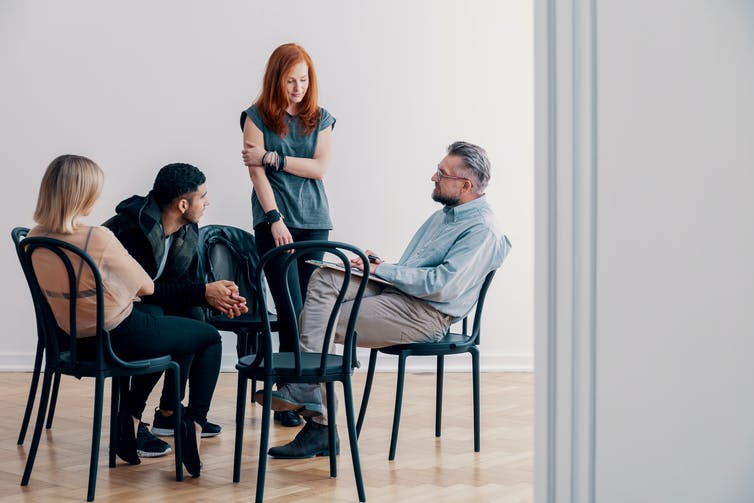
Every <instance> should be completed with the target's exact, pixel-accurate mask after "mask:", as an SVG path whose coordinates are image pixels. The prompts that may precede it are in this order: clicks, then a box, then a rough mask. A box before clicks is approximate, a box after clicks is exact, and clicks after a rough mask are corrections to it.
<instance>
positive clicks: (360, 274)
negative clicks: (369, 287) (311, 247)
mask: <svg viewBox="0 0 754 503" xmlns="http://www.w3.org/2000/svg"><path fill="white" fill-rule="evenodd" d="M306 263H307V264H312V265H316V266H317V267H323V268H325V269H335V270H336V271H340V272H346V268H345V267H343V266H342V265H341V264H338V263H336V262H328V261H326V260H314V259H310V260H307V261H306ZM351 276H357V277H359V278H361V277H363V276H364V273H363V271H360V270H359V269H356V268H355V267H352V268H351ZM369 281H374V282H376V283H382V284H383V285H392V283H391V282H389V281H387V280H384V279H382V278H379V277H377V276H375V275H374V274H370V275H369Z"/></svg>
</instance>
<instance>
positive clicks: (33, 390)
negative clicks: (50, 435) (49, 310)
mask: <svg viewBox="0 0 754 503" xmlns="http://www.w3.org/2000/svg"><path fill="white" fill-rule="evenodd" d="M28 233H29V229H28V228H26V227H16V228H14V229H13V230H12V231H11V233H10V235H11V237H12V238H13V244H14V245H15V247H16V253H17V254H18V260H19V261H23V258H22V256H21V247H20V244H21V240H22V239H24V238H25V237H26V235H27V234H28ZM36 312H37V310H36V309H35V313H36ZM37 326H39V323H37ZM44 353H45V344H44V336H43V335H42V333H41V332H40V331H37V351H36V354H35V356H34V370H33V371H32V374H31V386H30V387H29V397H28V398H27V399H26V409H25V410H24V418H23V419H22V420H21V431H19V433H18V440H17V441H16V443H17V444H18V445H23V444H24V440H25V439H26V430H27V429H28V428H29V421H30V420H31V411H32V409H33V408H34V398H36V396H37V388H39V376H40V374H41V373H42V358H43V357H44ZM59 388H60V372H56V373H55V377H54V378H53V383H52V396H51V397H50V405H49V407H50V409H49V411H48V412H47V424H46V425H45V428H47V429H48V430H49V429H50V428H52V418H53V417H54V416H55V404H56V403H57V401H58V389H59Z"/></svg>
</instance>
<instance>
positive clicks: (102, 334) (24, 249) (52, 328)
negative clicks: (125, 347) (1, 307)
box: [19, 236, 135, 373]
mask: <svg viewBox="0 0 754 503" xmlns="http://www.w3.org/2000/svg"><path fill="white" fill-rule="evenodd" d="M35 253H39V254H41V253H51V254H53V255H54V256H56V257H57V258H58V259H59V261H60V267H61V270H65V272H66V280H65V282H64V284H61V285H60V286H59V287H58V288H59V292H63V296H64V298H66V299H67V300H68V316H69V326H70V329H69V331H68V332H65V331H64V330H63V329H62V328H61V327H60V325H59V324H58V322H57V320H56V319H55V315H54V314H53V311H52V308H51V307H50V304H49V302H48V299H47V295H45V292H44V290H43V288H42V286H41V285H40V281H39V279H40V278H39V276H38V275H37V273H36V271H35V269H34V266H33V262H32V258H33V257H34V254H35ZM19 258H20V259H21V267H22V268H23V270H24V275H25V276H26V279H27V281H28V283H29V290H30V291H31V295H32V299H33V300H34V309H35V311H36V315H37V328H38V331H39V332H40V333H41V334H43V335H44V341H45V342H44V344H45V355H46V359H47V362H48V365H54V366H59V365H60V364H61V361H62V360H63V356H65V363H66V365H67V366H68V367H69V368H68V370H69V371H71V372H72V373H75V369H76V368H77V367H78V366H80V365H86V366H87V369H88V371H90V372H91V371H92V370H94V371H103V370H105V369H107V368H112V367H121V368H134V367H135V365H132V364H130V363H129V362H125V361H123V360H121V359H120V358H118V356H117V355H115V353H114V352H113V349H112V345H111V344H110V334H109V333H108V331H107V330H105V328H104V327H105V322H104V319H105V316H104V305H105V304H104V293H103V291H104V288H103V286H102V278H101V277H100V272H99V269H98V268H97V266H96V264H95V263H94V261H93V260H92V258H91V257H90V256H89V255H88V254H87V253H86V252H85V251H84V250H81V249H80V248H78V247H76V246H73V245H72V244H70V243H67V242H65V241H60V240H57V239H53V238H48V237H41V236H39V237H37V236H34V237H26V238H24V239H23V240H22V241H20V243H19ZM83 274H91V275H92V277H93V278H94V288H93V291H89V290H88V291H86V292H82V291H80V290H79V278H80V277H81V275H83ZM90 295H91V296H94V298H95V304H96V307H95V312H96V315H95V316H96V327H95V337H96V345H95V346H96V349H95V355H94V359H93V360H84V359H81V358H79V355H78V351H77V333H78V329H77V320H76V317H77V312H78V311H77V303H78V301H79V300H80V299H81V298H83V297H88V296H90Z"/></svg>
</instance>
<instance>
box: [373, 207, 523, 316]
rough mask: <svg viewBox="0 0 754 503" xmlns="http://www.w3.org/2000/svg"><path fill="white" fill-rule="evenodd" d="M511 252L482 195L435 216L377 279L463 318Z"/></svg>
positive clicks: (385, 266)
mask: <svg viewBox="0 0 754 503" xmlns="http://www.w3.org/2000/svg"><path fill="white" fill-rule="evenodd" d="M510 249H511V243H510V241H509V240H508V237H507V236H505V235H504V234H502V233H501V232H500V230H499V229H498V227H497V223H496V221H495V216H494V214H493V213H492V209H491V208H490V206H489V204H488V203H487V198H486V197H485V196H482V197H479V198H477V199H474V200H473V201H470V202H468V203H465V204H462V205H459V206H455V207H453V208H450V207H448V206H446V207H444V208H443V209H441V210H438V211H436V212H435V213H433V214H432V215H431V216H430V217H429V218H428V219H427V221H426V222H424V224H423V225H422V226H421V227H420V228H419V230H418V231H417V232H416V234H414V237H413V238H412V239H411V242H410V243H409V244H408V247H407V248H406V251H405V252H403V256H402V257H401V259H400V260H399V261H398V263H397V264H386V263H382V264H380V265H379V266H378V267H377V271H376V275H377V276H379V277H380V278H383V279H385V280H387V281H390V282H391V283H392V284H393V285H394V286H395V287H396V288H397V289H398V290H401V291H402V292H405V293H407V294H409V295H412V296H414V297H418V298H420V299H423V300H425V301H427V302H428V303H429V304H430V305H431V306H432V307H434V308H435V309H437V310H438V311H440V312H442V313H445V314H447V315H449V316H452V317H453V318H454V319H460V318H463V317H464V316H465V315H466V314H468V313H469V311H471V308H472V307H473V306H474V304H475V303H476V301H477V298H478V297H479V291H480V290H481V288H482V283H483V282H484V278H485V277H486V276H487V274H488V273H489V272H490V271H493V270H495V269H497V268H498V267H500V266H501V265H502V263H503V260H505V257H506V256H507V255H508V252H509V251H510Z"/></svg>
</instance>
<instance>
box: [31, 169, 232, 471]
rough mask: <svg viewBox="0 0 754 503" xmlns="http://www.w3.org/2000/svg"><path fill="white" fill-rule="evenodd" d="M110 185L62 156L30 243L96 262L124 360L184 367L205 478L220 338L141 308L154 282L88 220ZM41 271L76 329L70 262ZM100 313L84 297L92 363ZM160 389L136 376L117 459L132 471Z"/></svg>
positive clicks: (187, 455)
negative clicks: (168, 361) (37, 240)
mask: <svg viewBox="0 0 754 503" xmlns="http://www.w3.org/2000/svg"><path fill="white" fill-rule="evenodd" d="M103 182H104V174H103V172H102V170H101V169H100V167H99V166H97V164H96V163H94V162H93V161H92V160H90V159H87V158H86V157H82V156H77V155H62V156H60V157H57V158H56V159H55V160H53V161H52V163H50V165H49V167H48V168H47V171H46V172H45V174H44V176H43V178H42V184H41V187H40V189H39V199H38V201H37V208H36V210H35V212H34V220H35V221H36V222H37V224H38V225H37V226H36V227H34V228H33V229H32V230H31V231H30V232H29V236H47V237H51V238H55V239H59V240H61V241H66V242H68V243H70V244H72V245H74V246H76V247H78V248H81V249H83V250H85V251H86V253H87V254H88V255H89V256H90V257H92V259H93V260H94V262H95V263H96V264H97V267H98V268H99V270H100V273H101V277H102V282H103V287H104V302H105V305H104V314H105V328H106V329H107V330H108V331H109V332H110V336H111V339H112V344H113V349H114V350H115V352H116V354H118V356H120V357H121V358H124V359H126V360H130V359H144V358H151V357H156V356H161V355H165V354H169V355H171V356H172V358H173V359H174V360H175V361H177V362H178V364H179V365H180V366H181V390H182V391H181V394H182V395H183V391H184V390H185V383H186V380H187V379H188V380H189V381H190V390H189V400H188V407H187V408H186V411H185V414H184V416H183V424H182V426H181V433H182V435H183V436H182V439H183V442H184V443H183V446H184V447H183V459H182V460H181V461H182V462H183V464H184V465H185V466H186V469H187V470H188V472H189V473H190V474H191V475H193V476H194V477H198V476H199V473H200V470H201V461H200V459H199V443H200V438H201V431H202V427H203V426H204V424H205V423H206V421H207V411H208V410H209V406H210V402H211V400H212V395H213V393H214V390H215V384H216V383H217V376H218V373H219V371H220V356H221V340H220V334H219V333H218V332H217V330H216V329H215V328H213V327H212V326H211V325H208V324H206V323H202V322H200V321H197V320H193V319H190V318H182V317H173V316H159V315H155V314H154V313H152V312H148V311H146V310H143V309H142V308H141V307H140V302H138V300H139V297H140V296H147V295H152V294H153V292H154V283H153V282H152V279H151V278H150V277H149V275H148V274H147V273H146V272H145V271H144V269H142V267H141V266H140V265H139V264H138V263H137V262H136V261H135V260H134V259H133V258H132V257H131V256H130V255H129V254H128V252H127V251H126V249H125V248H124V247H123V245H121V244H120V241H118V239H117V238H116V237H115V236H114V235H113V233H112V232H111V231H110V230H109V229H107V228H106V227H100V226H89V225H86V224H84V223H83V222H82V221H81V219H82V217H85V216H87V215H89V213H90V212H91V210H92V208H93V206H94V203H95V202H96V201H97V199H98V198H99V195H100V192H101V190H102V184H103ZM33 266H34V270H35V271H36V273H37V276H38V278H39V282H40V286H41V287H42V288H43V289H44V291H45V295H46V296H47V300H48V302H49V303H50V307H51V309H52V311H53V314H54V315H55V319H56V320H57V322H58V324H59V325H60V327H61V328H63V329H64V330H69V319H68V317H69V314H68V301H67V300H66V299H65V297H64V296H63V295H56V292H58V293H60V292H62V291H63V290H66V289H67V287H68V283H67V279H66V278H67V276H66V272H65V269H64V267H63V266H62V263H61V262H60V261H59V259H57V258H56V257H55V256H54V255H53V254H51V253H38V254H36V255H35V257H34V258H33ZM79 281H80V282H79V288H80V292H84V291H86V290H88V289H91V288H92V287H93V286H94V278H93V276H92V275H91V273H90V272H88V271H82V273H81V277H80V279H79ZM95 309H96V306H95V297H93V296H85V295H81V296H80V298H79V300H78V301H77V313H76V321H77V327H78V334H77V335H78V337H80V340H79V343H78V348H79V354H80V355H83V356H84V357H86V355H87V354H92V353H93V351H94V347H95V345H94V341H95V339H94V337H93V336H94V335H95V333H94V331H95V327H96V319H95ZM189 369H190V373H189ZM156 382H157V380H156V379H154V376H153V375H146V376H135V377H133V378H132V384H131V389H130V391H129V392H128V393H127V394H126V395H125V396H124V397H123V399H122V402H121V411H120V412H119V414H118V429H119V437H120V439H119V442H118V452H117V454H118V456H119V457H120V458H122V459H123V460H124V461H127V462H128V463H131V464H139V463H140V462H141V461H140V459H139V456H138V453H137V451H136V431H137V427H138V424H139V421H140V419H141V415H142V412H143V411H144V407H145V405H146V400H147V397H148V396H149V393H150V392H151V391H152V388H153V387H154V385H155V384H156Z"/></svg>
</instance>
